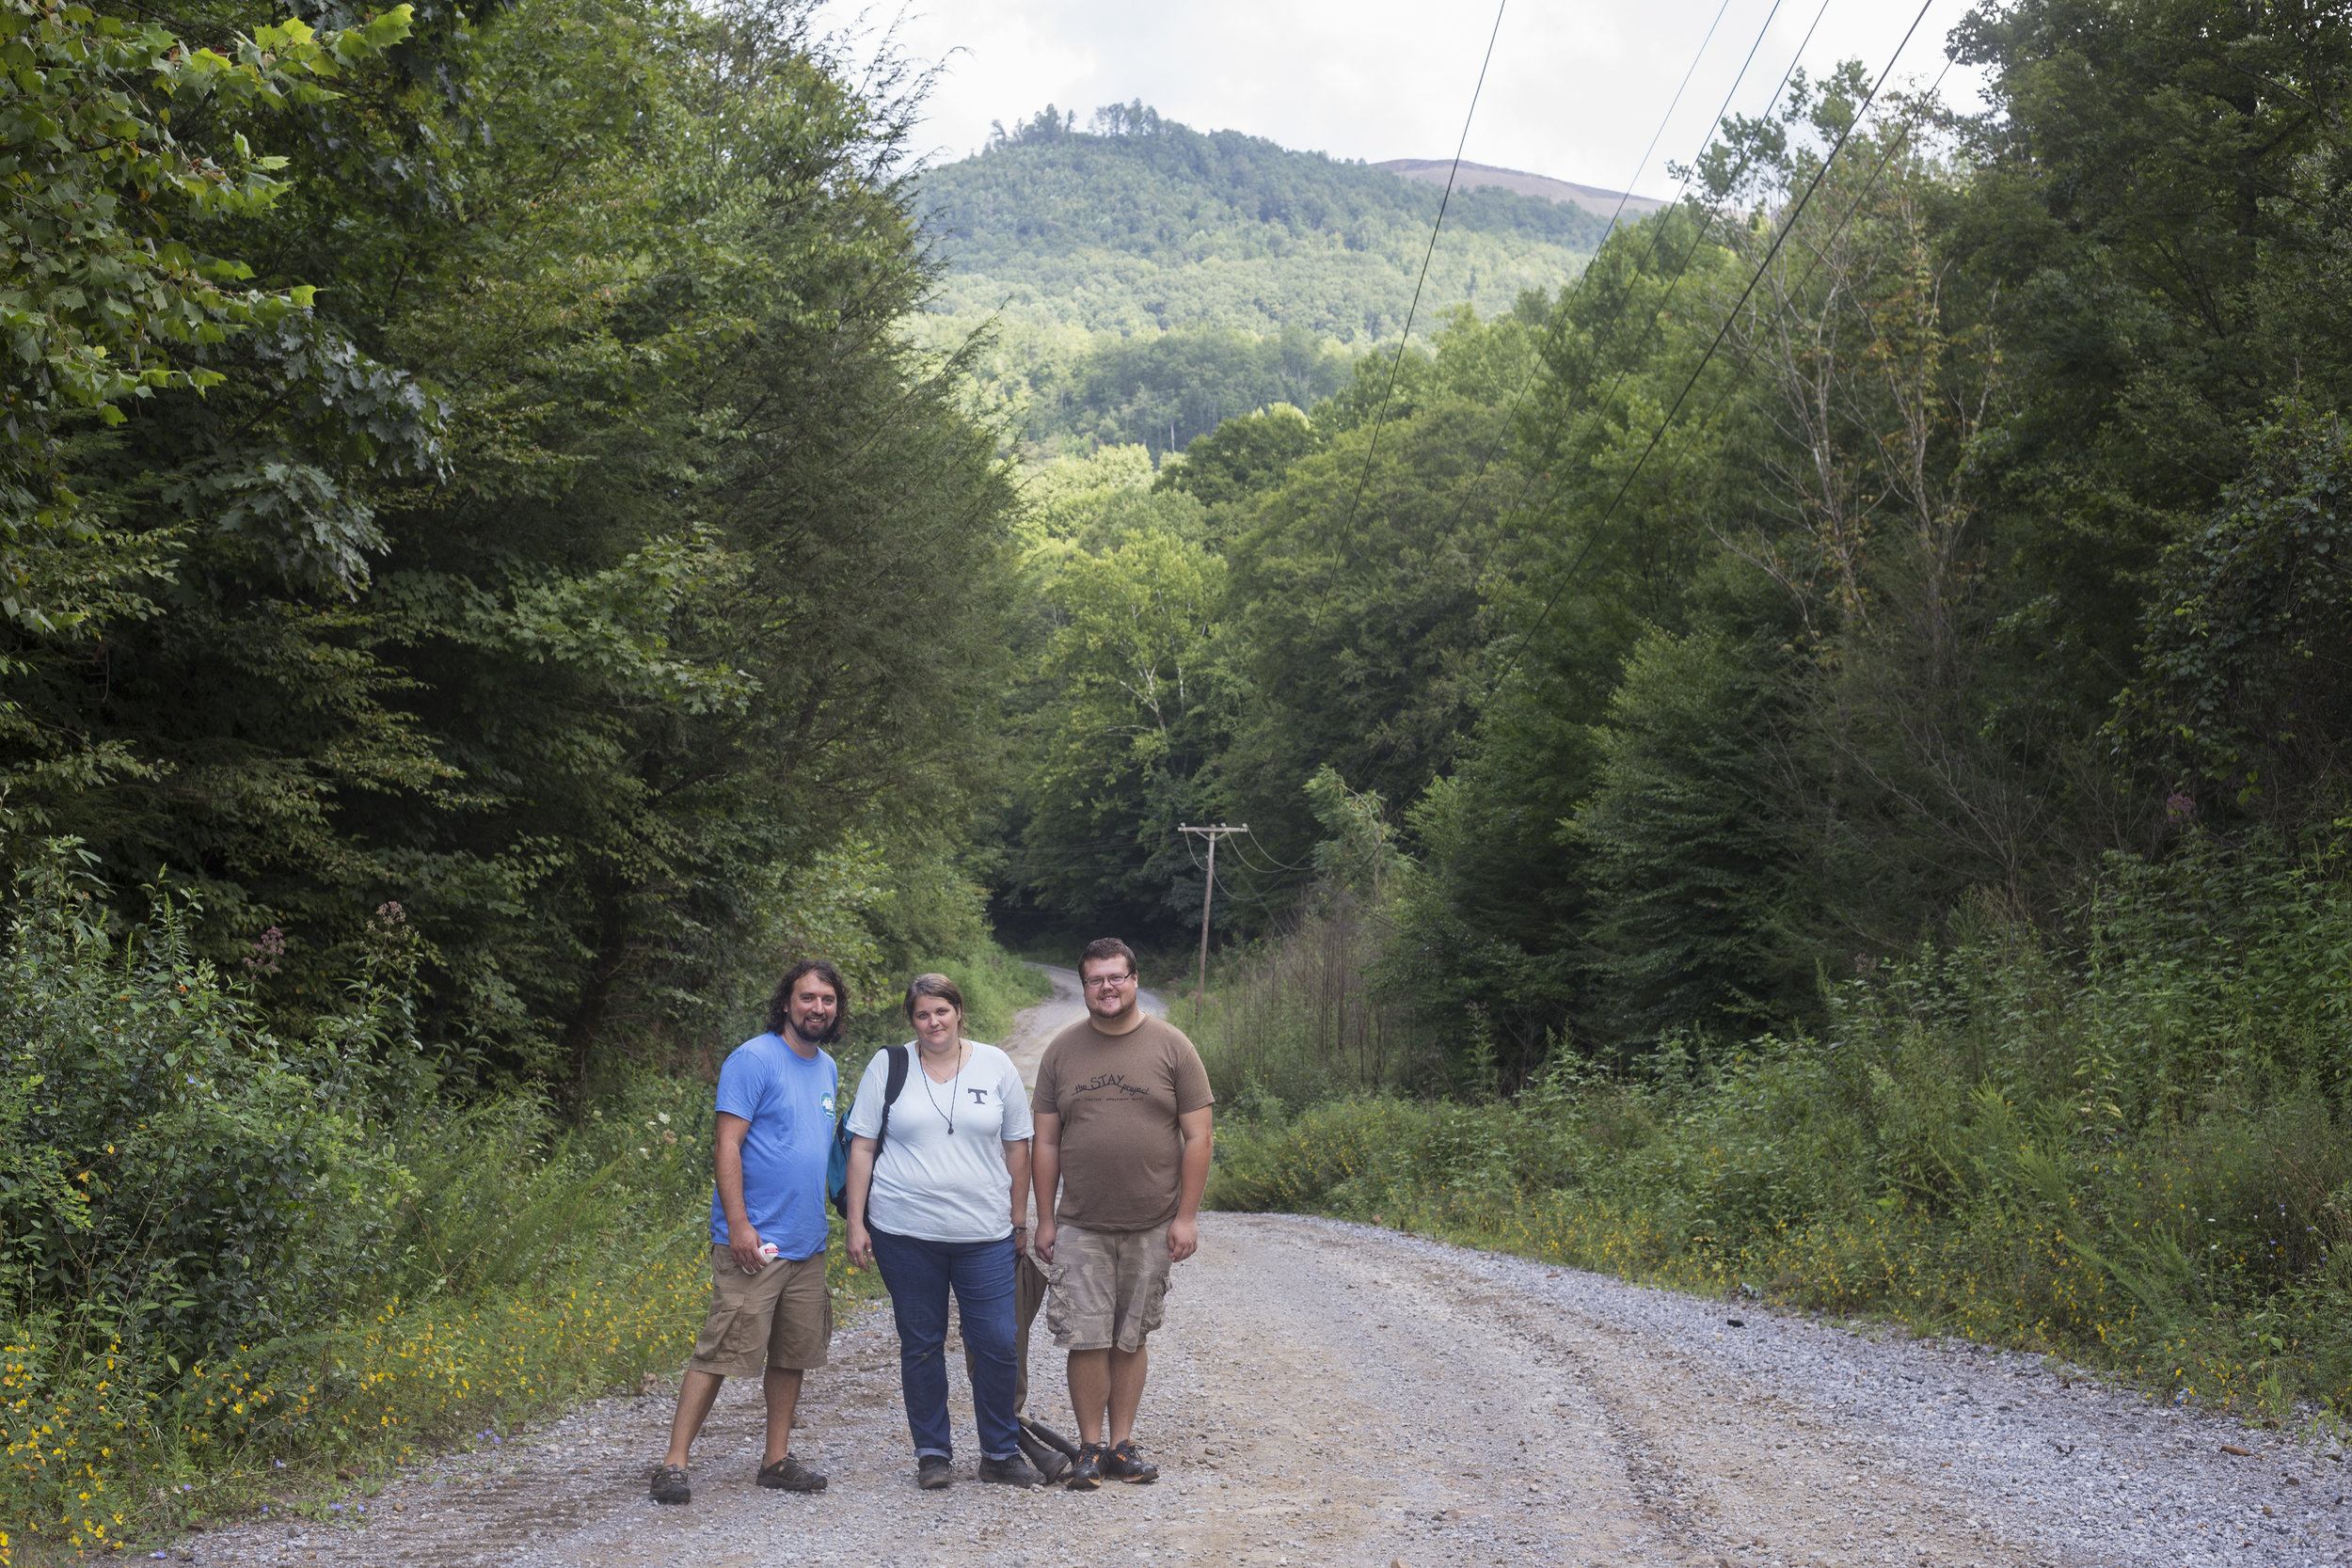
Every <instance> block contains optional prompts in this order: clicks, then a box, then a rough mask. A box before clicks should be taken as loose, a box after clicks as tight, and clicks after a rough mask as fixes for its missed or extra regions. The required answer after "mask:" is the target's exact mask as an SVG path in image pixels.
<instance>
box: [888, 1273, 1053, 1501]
mask: <svg viewBox="0 0 2352 1568" xmlns="http://www.w3.org/2000/svg"><path fill="white" fill-rule="evenodd" d="M868 1233H869V1234H870V1235H872V1237H873V1238H874V1262H875V1265H876V1266H877V1267H878V1268H880V1269H881V1270H882V1283H883V1284H884V1285H885V1286H887V1287H889V1290H890V1310H891V1313H892V1315H893V1316H895V1317H896V1318H897V1319H898V1384H899V1386H900V1387H901V1388H903V1389H904V1390H905V1392H906V1402H907V1431H908V1432H910V1433H913V1434H914V1451H915V1453H916V1454H918V1455H921V1454H927V1453H935V1454H938V1455H940V1456H941V1457H942V1458H951V1457H953V1455H954V1451H955V1450H954V1449H953V1447H952V1446H951V1445H950V1443H949V1441H948V1437H947V1361H946V1347H947V1291H948V1290H949V1289H950V1288H951V1287H952V1288H953V1289H954V1291H955V1292H956V1306H957V1307H958V1308H959V1310H960V1311H961V1314H962V1319H963V1343H964V1348H965V1349H967V1350H969V1351H970V1352H971V1353H972V1414H973V1415H974V1416H975V1417H976V1418H977V1420H978V1424H979V1428H980V1451H981V1452H982V1453H984V1454H986V1455H987V1456H988V1457H989V1458H991V1459H1011V1458H1013V1457H1014V1456H1016V1455H1017V1454H1019V1453H1020V1451H1021V1448H1020V1444H1019V1443H1018V1442H1017V1441H1016V1438H1017V1436H1018V1434H1019V1433H1020V1430H1021V1429H1020V1426H1019V1424H1018V1423H1017V1422H1016V1421H1015V1420H1014V1418H1013V1385H1014V1382H1015V1379H1016V1377H1017V1375H1018V1371H1019V1369H1018V1368H1016V1367H1015V1366H1014V1364H1013V1358H1012V1340H1013V1328H1012V1285H1013V1275H1012V1268H1013V1250H1012V1238H1011V1237H1009V1236H1007V1237H1005V1238H1004V1239H1003V1240H1001V1241H994V1242H925V1241H918V1240H916V1239H915V1238H914V1237H913V1236H894V1235H892V1234H891V1233H890V1232H888V1231H886V1230H874V1229H872V1228H871V1227H868Z"/></svg>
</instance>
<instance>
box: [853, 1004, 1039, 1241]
mask: <svg viewBox="0 0 2352 1568" xmlns="http://www.w3.org/2000/svg"><path fill="white" fill-rule="evenodd" d="M906 1050H907V1052H908V1053H909V1060H908V1062H907V1081H906V1083H905V1085H903V1086H902V1087H901V1088H900V1089H899V1090H898V1103H896V1104H894V1105H893V1106H891V1107H890V1137H889V1139H888V1141H886V1142H885V1143H884V1144H883V1145H882V1157H881V1158H880V1159H878V1160H876V1161H875V1162H874V1184H873V1185H872V1186H871V1187H869V1188H867V1189H866V1224H867V1225H868V1226H870V1227H873V1228H874V1229H876V1230H887V1231H888V1232H890V1233H891V1234H892V1235H894V1236H912V1237H914V1238H915V1239H916V1240H917V1241H923V1242H993V1241H996V1240H999V1239H1000V1238H1003V1237H1006V1236H1009V1235H1011V1234H1012V1173H1011V1172H1010V1171H1009V1170H1007V1169H1006V1168H1005V1145H1007V1144H1012V1143H1023V1142H1025V1141H1027V1140H1028V1138H1029V1137H1030V1135H1031V1132H1032V1128H1031V1126H1030V1122H1029V1096H1028V1093H1027V1091H1026V1090H1025V1089H1024V1088H1023V1087H1022V1086H1021V1069H1018V1068H1016V1067H1014V1066H1013V1065H1012V1058H1011V1057H1009V1056H1008V1055H1006V1054H1005V1053H1003V1052H1001V1051H999V1050H997V1049H996V1048H995V1047H994V1046H993V1045H982V1044H981V1043H980V1042H979V1041H977V1040H966V1041H964V1050H965V1055H964V1059H963V1070H962V1071H961V1073H959V1074H958V1075H957V1076H956V1077H954V1078H952V1079H950V1080H949V1081H948V1082H946V1083H945V1084H935V1083H933V1082H931V1080H930V1076H929V1075H928V1074H927V1073H925V1072H924V1070H923V1052H922V1048H921V1047H920V1046H918V1045H915V1044H914V1043H912V1042H909V1044H908V1045H907V1046H906ZM889 1081H890V1053H889V1052H887V1051H877V1052H875V1053H874V1059H873V1060H872V1061H870V1062H868V1063H866V1075H865V1076H864V1077H862V1078H860V1079H859V1080H858V1084H857V1099H856V1100H855V1101H853V1102H852V1103H851V1104H850V1133H851V1134H852V1135H853V1136H856V1137H860V1138H870V1137H872V1136H873V1135H874V1134H875V1133H876V1132H879V1131H881V1129H882V1090H883V1088H884V1087H885V1086H887V1085H888V1084H889ZM951 1105H952V1106H953V1119H954V1125H955V1131H954V1132H952V1133H950V1132H948V1131H947V1128H948V1122H949V1116H950V1112H949V1107H950V1106H951Z"/></svg>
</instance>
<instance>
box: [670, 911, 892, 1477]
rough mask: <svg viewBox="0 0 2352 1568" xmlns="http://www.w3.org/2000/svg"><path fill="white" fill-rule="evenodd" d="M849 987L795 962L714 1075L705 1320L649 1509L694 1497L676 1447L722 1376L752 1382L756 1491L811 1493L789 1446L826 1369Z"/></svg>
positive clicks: (819, 963)
mask: <svg viewBox="0 0 2352 1568" xmlns="http://www.w3.org/2000/svg"><path fill="white" fill-rule="evenodd" d="M849 1015H850V992H849V988H848V987H846V986H844V985H843V984H842V983H841V974H840V972H839V971H838V970H836V969H834V967H833V965H831V964H829V963H827V962H825V961H824V960H823V959H822V958H807V959H803V961H801V962H800V963H797V964H794V965H793V966H792V968H791V969H790V971H789V972H787V974H786V975H785V977H784V980H783V982H782V983H781V984H780V985H778V986H777V987H776V991H775V994H774V995H773V996H771V997H770V998H769V999H768V1033H766V1034H764V1035H760V1036H757V1037H754V1038H752V1039H748V1040H745V1041H744V1042H743V1043H742V1044H741V1045H739V1046H737V1047H736V1048H735V1050H734V1052H733V1053H731V1054H730V1055H729V1056H728V1057H727V1060H726V1065H725V1066H724V1067H723V1068H721V1069H719V1128H718V1137H717V1140H716V1141H717V1145H718V1148H717V1157H716V1159H715V1161H714V1164H716V1165H717V1166H718V1182H717V1186H716V1190H715V1191H713V1192H712V1194H711V1195H710V1317H709V1319H708V1321H707V1322H706V1323H704V1324H703V1331H702V1335H701V1337H700V1338H697V1339H696V1340H695V1341H694V1354H693V1357H692V1359H691V1360H690V1361H688V1362H687V1364H686V1375H685V1377H684V1378H683V1379H682V1380H681V1382H680V1383H679V1386H678V1391H677V1415H676V1417H675V1418H674V1419H673V1420H672V1421H671V1423H670V1452H669V1455H668V1457H666V1458H665V1459H663V1460H662V1462H661V1464H660V1465H659V1466H658V1467H657V1468H656V1469H655V1470H654V1473H653V1498H654V1501H656V1502H662V1503H682V1502H689V1501H691V1500H692V1497H693V1492H692V1490H691V1487H690V1486H689V1484H688V1481H687V1476H686V1450H687V1449H689V1448H691V1446H692V1445H693V1442H694V1437H695V1434H696V1433H700V1432H701V1431H702V1427H703V1420H704V1418H706V1417H707V1416H708V1415H709V1414H710V1406H711V1403H712V1402H714V1401H716V1400H717V1399H718V1397H719V1386H720V1385H721V1384H722V1383H723V1382H725V1381H726V1380H727V1379H728V1378H730V1377H750V1376H752V1375H753V1374H754V1373H759V1374H761V1375H762V1377H763V1382H764V1386H765V1387H766V1391H767V1395H768V1449H767V1456H766V1458H765V1459H763V1460H762V1461H761V1464H760V1468H759V1484H760V1485H762V1486H769V1487H778V1488H781V1489H782V1490H784V1491H787V1492H821V1491H823V1490H824V1486H825V1478H824V1476H823V1474H822V1473H820V1472H818V1471H816V1470H812V1469H810V1468H809V1467H808V1466H807V1465H803V1464H802V1463H801V1462H800V1460H798V1459H797V1458H795V1457H794V1456H793V1455H792V1454H791V1453H790V1452H789V1451H788V1449H789V1448H790V1445H791V1442H792V1411H793V1408H794V1406H796V1405H798V1404H799V1403H800V1401H801V1374H802V1373H803V1372H804V1371H806V1370H808V1369H809V1368H811V1367H821V1366H823V1365H824V1364H825V1352H826V1349H827V1347H828V1345H829V1344H830V1343H831V1341H832V1339H833V1297H832V1296H831V1295H830V1294H829V1293H828V1292H827V1291H826V1289H825V1241H826V1237H827V1234H828V1232H827V1228H826V1220H825V1163H826V1160H827V1158H828V1157H829V1156H830V1155H831V1153H832V1150H833V1136H834V1096H835V1095H836V1094H837V1093H838V1092H839V1090H840V1085H841V1069H839V1068H838V1067H837V1066H836V1065H835V1064H834V1059H833V1057H832V1056H831V1055H829V1054H828V1053H826V1052H825V1050H824V1049H823V1048H824V1047H825V1046H828V1045H831V1044H832V1043H833V1042H834V1040H836V1039H838V1038H840V1037H841V1026H842V1024H843V1023H844V1022H847V1021H848V1019H849Z"/></svg>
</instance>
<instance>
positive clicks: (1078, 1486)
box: [1063, 1443, 1111, 1492]
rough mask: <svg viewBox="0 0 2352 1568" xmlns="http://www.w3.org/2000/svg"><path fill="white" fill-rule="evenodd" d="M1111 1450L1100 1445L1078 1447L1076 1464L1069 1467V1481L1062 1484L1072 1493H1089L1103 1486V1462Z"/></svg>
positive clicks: (1090, 1444) (1083, 1444) (1085, 1444)
mask: <svg viewBox="0 0 2352 1568" xmlns="http://www.w3.org/2000/svg"><path fill="white" fill-rule="evenodd" d="M1110 1451H1111V1450H1110V1449H1107V1448H1105V1447H1104V1446H1103V1445H1102V1444H1100V1443H1081V1444H1079V1445H1078V1462H1077V1463H1076V1464H1075V1465H1071V1466H1070V1479H1069V1480H1068V1481H1065V1482H1063V1484H1064V1485H1066V1486H1068V1487H1069V1488H1070V1490H1072V1491H1073V1492H1091V1491H1093V1490H1094V1489H1095V1488H1096V1487H1098V1486H1100V1485H1102V1484H1103V1460H1104V1457H1105V1456H1106V1455H1108V1454H1109V1452H1110Z"/></svg>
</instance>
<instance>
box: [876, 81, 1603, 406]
mask: <svg viewBox="0 0 2352 1568" xmlns="http://www.w3.org/2000/svg"><path fill="white" fill-rule="evenodd" d="M922 192H923V195H922V199H923V202H924V204H925V211H926V213H927V215H928V219H929V222H930V227H931V230H932V231H933V233H934V234H935V236H936V237H937V244H938V245H939V247H940V254H941V256H942V257H943V258H944V259H945V260H946V262H947V271H946V276H945V277H943V278H942V279H941V281H940V283H939V285H938V288H937V290H936V292H935V293H934V294H933V296H932V298H931V301H930V306H929V313H928V315H927V317H926V319H925V320H924V322H923V323H922V324H921V325H922V337H923V340H924V341H926V342H929V343H932V344H939V345H952V344H955V343H959V342H961V341H962V340H963V339H964V338H965V337H967V336H968V335H970V334H971V333H973V332H974V331H976V330H978V329H979V328H981V327H982V326H983V325H987V326H990V327H991V328H992V333H993V339H992V341H991V342H990V344H989V345H988V346H987V347H986V348H985V349H983V350H982V352H981V355H980V357H979V361H978V363H979V365H980V367H981V374H982V378H983V381H984V383H985V384H986V385H988V386H989V387H990V388H992V390H993V392H995V393H996V394H997V395H998V396H1000V397H1002V398H1004V399H1005V400H1007V401H1008V402H1009V404H1011V405H1012V406H1013V407H1014V408H1015V409H1016V410H1017V411H1018V416H1019V418H1020V420H1022V421H1023V422H1024V423H1025V426H1026V427H1027V429H1028V431H1029V433H1030V434H1031V435H1032V436H1035V437H1036V438H1037V439H1039V440H1041V441H1042V442H1043V443H1044V446H1045V449H1046V450H1048V451H1086V450H1089V449H1090V448H1091V447H1093V446H1094V445H1096V444H1098V443H1103V442H1107V443H1110V444H1113V445H1117V444H1120V443H1139V444H1142V445H1145V446H1147V447H1149V448H1151V449H1152V450H1153V451H1168V450H1171V445H1172V446H1173V447H1175V448H1181V447H1182V446H1183V445H1184V443H1186V442H1188V441H1190V440H1192V439H1193V438H1194V437H1195V436H1200V435H1203V434H1205V433H1206V432H1208V431H1209V430H1211V429H1213V428H1215V426H1216V422H1217V421H1218V420H1221V419H1226V418H1230V417H1232V416H1235V415H1239V414H1246V413H1248V412H1251V411H1252V410H1254V409H1257V408H1260V407H1263V406H1265V405H1267V404H1272V403H1277V402H1286V403H1292V404H1307V403H1311V402H1313V401H1315V400H1317V399H1320V398H1324V397H1328V396H1329V395H1331V393H1333V392H1334V391H1336V390H1338V389H1339V388H1340V386H1341V385H1342V384H1343V382H1344V381H1345V379H1346V377H1347V373H1348V364H1349V361H1350V360H1351V359H1352V358H1353V356H1355V355H1356V354H1358V353H1361V352H1363V351H1365V350H1367V349H1369V348H1370V347H1371V346H1372V345H1374V344H1376V343H1379V342H1382V341H1388V340H1391V339H1393V338H1394V337H1395V336H1396V335H1397V334H1398V333H1399V332H1401V331H1402V330H1403V329H1404V326H1405V319H1406V311H1407V309H1409V308H1410V306H1411V303H1412V299H1413V292H1414V287H1415V284H1416V281H1417V280H1418V278H1419V276H1420V271H1421V266H1422V258H1423V255H1424V253H1425V252H1426V249H1427V245H1428V239H1429V225H1430V221H1431V219H1432V218H1433V217H1434V216H1435V215H1436V213H1437V209H1438V201H1439V199H1440V197H1441V195H1442V192H1441V191H1440V190H1438V189H1437V188H1433V187H1432V186H1430V185H1429V184H1427V183H1425V182H1422V181H1418V180H1413V179H1406V178H1403V177H1400V176H1398V175H1396V174H1394V173H1391V172H1390V171H1388V170H1386V169H1382V168H1378V167H1375V166H1368V165H1364V164H1355V163H1347V162H1343V161H1339V160H1334V159H1332V158H1329V157H1327V156H1325V155H1324V154H1322V153H1317V152H1297V151H1293V150H1288V149H1285V148H1282V147H1279V146H1277V145H1276V144H1275V143H1273V142H1270V141H1267V140H1265V139H1263V137H1258V136H1249V135H1243V134H1241V133H1240V132H1237V131H1216V132H1200V131H1195V130H1193V129H1191V128H1190V127H1188V126H1184V125H1182V124H1179V123H1177V122H1175V121H1173V120H1169V119H1162V118H1161V117H1160V116H1159V115H1158V114H1156V113H1154V112H1153V111H1152V110H1151V109H1149V108H1147V107H1145V106H1144V105H1142V104H1141V103H1135V104H1129V105H1123V106H1122V105H1118V104H1113V105H1110V106H1109V107H1106V108H1104V109H1100V110H1097V111H1096V112H1095V114H1094V116H1093V119H1092V120H1091V122H1090V128H1089V129H1088V130H1085V131H1081V130H1079V129H1077V128H1076V116H1075V114H1074V113H1064V112H1062V111H1059V110H1057V109H1055V108H1054V107H1052V106H1051V105H1048V106H1047V108H1046V109H1045V110H1043V111H1042V112H1041V113H1040V114H1038V115H1037V116H1035V117H1034V118H1032V119H1029V120H1027V121H1025V122H1024V123H1022V124H1020V125H1018V126H1016V127H1015V128H1014V129H1013V130H1011V131H1009V132H1006V131H1003V130H1002V129H1001V128H1000V130H999V132H998V134H997V135H995V136H994V137H993V138H992V140H991V142H990V144H989V146H988V147H987V148H986V149H985V150H982V151H981V152H980V153H978V154H977V155H976V156H974V157H971V158H967V159H964V160H962V161H961V162H959V163H953V164H949V165H946V166H944V167H940V168H936V169H933V170H931V171H930V172H929V173H927V174H926V175H925V176H924V177H923V182H922ZM1606 219H1607V214H1606V213H1605V212H1604V213H1603V214H1601V215H1598V216H1596V215H1595V214H1593V213H1591V212H1588V211H1586V210H1585V209H1583V208H1581V207H1579V206H1576V205H1573V204H1570V203H1566V202H1560V201H1553V200H1549V199H1546V198H1541V197H1532V196H1522V195H1519V194H1518V193H1516V192H1513V191H1509V190H1505V189H1502V188H1500V187H1496V186H1486V187H1484V188H1475V187H1471V186H1470V185H1468V184H1467V183H1466V184H1465V187H1464V188H1462V189H1459V190H1457V191H1455V193H1454V198H1453V200H1452V202H1451V204H1450V205H1449V206H1448V208H1447V214H1446V232H1447V234H1448V236H1449V243H1448V244H1447V245H1445V246H1444V247H1442V248H1441V249H1440V250H1439V251H1438V255H1437V258H1436V261H1435V262H1434V264H1433V265H1432V266H1431V269H1430V274H1429V280H1428V286H1427V288H1426V290H1425V291H1424V292H1423V293H1422V318H1421V319H1422V322H1424V323H1426V322H1428V321H1431V320H1434V319H1435V316H1436V312H1437V311H1438V310H1439V309H1444V308H1446V307H1448V306H1452V305H1459V304H1469V305H1472V306H1475V307H1478V308H1480V309H1484V310H1486V311H1487V312H1489V313H1492V312H1494V311H1498V310H1508V309H1511V308H1512V305H1513V302H1514V301H1516V300H1517V299H1518V296H1519V294H1520V293H1522V292H1524V291H1526V290H1529V289H1540V290H1545V291H1549V290H1553V289H1556V288H1558V287H1559V286H1560V285H1561V284H1562V283H1563V282H1565V281H1566V280H1567V279H1568V278H1570V277H1574V276H1575V275H1576V272H1577V269H1578V268H1579V267H1581V265H1582V264H1583V261H1584V259H1585V258H1586V257H1588V256H1589V255H1590V254H1591V253H1592V248H1593V246H1594V245H1597V243H1598V242H1599V239H1600V236H1601V234H1602V232H1603V231H1604V230H1605V229H1606V227H1607V222H1606Z"/></svg>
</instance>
